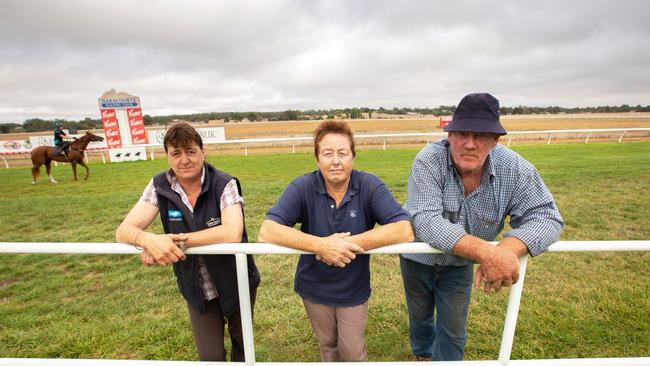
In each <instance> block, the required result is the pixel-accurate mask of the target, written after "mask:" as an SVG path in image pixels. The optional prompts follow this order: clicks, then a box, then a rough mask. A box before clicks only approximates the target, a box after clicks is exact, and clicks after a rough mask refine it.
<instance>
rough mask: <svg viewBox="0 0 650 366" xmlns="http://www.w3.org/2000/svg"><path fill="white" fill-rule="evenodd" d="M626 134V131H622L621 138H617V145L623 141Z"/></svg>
mask: <svg viewBox="0 0 650 366" xmlns="http://www.w3.org/2000/svg"><path fill="white" fill-rule="evenodd" d="M626 132H627V130H625V131H623V133H622V134H621V137H619V138H618V142H619V143H620V142H621V141H623V136H625V133H626Z"/></svg>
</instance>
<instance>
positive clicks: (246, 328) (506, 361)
mask: <svg viewBox="0 0 650 366" xmlns="http://www.w3.org/2000/svg"><path fill="white" fill-rule="evenodd" d="M492 244H495V242H492ZM575 251H583V252H594V251H595V252H600V251H650V240H621V241H615V240H612V241H560V242H557V243H555V244H553V245H551V246H550V247H549V252H575ZM139 252H140V250H139V249H138V248H136V247H134V246H131V245H128V244H123V243H55V242H0V253H19V254H25V253H60V254H137V253H139ZM186 253H187V254H235V257H236V262H237V282H238V284H241V285H240V286H238V287H239V289H238V290H239V296H240V310H241V311H240V312H241V314H242V328H243V335H244V353H245V358H246V362H245V363H232V362H229V364H240V365H242V366H243V365H247V366H254V365H258V364H259V365H260V366H286V363H278V362H256V361H255V347H254V343H253V324H252V309H251V304H250V298H249V296H248V294H249V293H248V287H247V286H246V284H247V283H248V272H247V271H246V263H247V261H246V256H245V254H294V255H295V254H301V253H306V252H304V251H299V250H295V249H290V248H285V247H281V246H277V245H273V244H268V243H245V244H242V243H225V244H212V245H206V246H201V247H195V248H189V249H187V251H186ZM367 253H370V254H396V253H440V251H438V250H436V249H433V248H432V247H431V246H430V245H428V244H426V243H401V244H395V245H390V246H386V247H382V248H378V249H373V250H369V251H368V252H367ZM527 260H528V256H522V257H520V258H519V269H520V270H519V273H520V280H519V281H518V282H517V283H516V284H515V285H513V286H512V288H511V289H510V292H509V298H508V306H507V310H506V315H505V321H504V327H503V334H502V337H501V347H500V350H499V360H489V361H454V362H436V366H438V365H440V366H451V365H477V366H478V365H481V366H484V365H494V366H504V365H515V366H518V365H521V366H537V365H559V366H563V365H567V366H582V365H584V366H600V365H624V366H640V365H650V357H631V358H588V359H545V360H511V359H510V354H511V351H512V345H513V341H514V335H515V329H516V323H517V317H518V313H519V305H520V303H521V296H522V293H523V286H524V279H525V274H526V263H527ZM223 363H224V364H225V362H223ZM118 364H120V365H123V364H128V365H135V366H149V365H154V364H155V365H164V366H181V365H183V366H185V365H199V364H204V363H199V362H193V361H144V360H87V359H41V358H4V359H3V358H0V366H2V365H22V366H28V365H33V366H42V365H48V366H50V365H54V366H58V365H73V366H75V365H99V366H113V365H118ZM214 364H222V362H215V363H214ZM292 364H293V365H315V364H316V365H326V364H327V365H329V363H323V362H309V363H304V362H292ZM353 364H358V366H361V365H365V366H381V365H384V364H391V365H399V366H416V364H419V365H421V363H417V362H411V361H406V362H363V363H353ZM419 365H418V366H419Z"/></svg>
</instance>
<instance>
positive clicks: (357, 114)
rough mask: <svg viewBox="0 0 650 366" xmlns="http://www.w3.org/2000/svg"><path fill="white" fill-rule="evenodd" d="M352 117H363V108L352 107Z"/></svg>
mask: <svg viewBox="0 0 650 366" xmlns="http://www.w3.org/2000/svg"><path fill="white" fill-rule="evenodd" d="M350 118H352V119H359V118H361V110H360V109H359V108H352V109H351V110H350Z"/></svg>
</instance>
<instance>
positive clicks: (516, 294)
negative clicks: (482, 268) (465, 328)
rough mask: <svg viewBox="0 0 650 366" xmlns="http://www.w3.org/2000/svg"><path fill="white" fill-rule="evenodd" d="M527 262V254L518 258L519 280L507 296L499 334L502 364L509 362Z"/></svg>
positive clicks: (500, 360)
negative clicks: (500, 333)
mask: <svg viewBox="0 0 650 366" xmlns="http://www.w3.org/2000/svg"><path fill="white" fill-rule="evenodd" d="M527 263H528V255H524V256H521V257H520V258H519V281H517V283H516V284H515V285H514V286H512V288H511V289H510V295H509V297H508V310H506V320H505V322H504V324H503V335H502V336H501V349H500V350H499V362H500V363H501V364H502V365H507V364H508V363H509V362H510V353H512V344H513V342H514V339H515V328H516V327H517V316H518V315H519V305H520V304H521V294H522V292H523V291H524V278H525V277H526V264H527Z"/></svg>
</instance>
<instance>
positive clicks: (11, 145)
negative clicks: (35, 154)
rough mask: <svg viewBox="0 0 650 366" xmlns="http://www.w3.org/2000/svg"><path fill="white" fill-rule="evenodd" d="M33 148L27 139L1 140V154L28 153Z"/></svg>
mask: <svg viewBox="0 0 650 366" xmlns="http://www.w3.org/2000/svg"><path fill="white" fill-rule="evenodd" d="M31 150H32V145H31V144H30V143H29V141H25V140H5V141H0V154H18V153H28V152H30V151H31Z"/></svg>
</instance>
